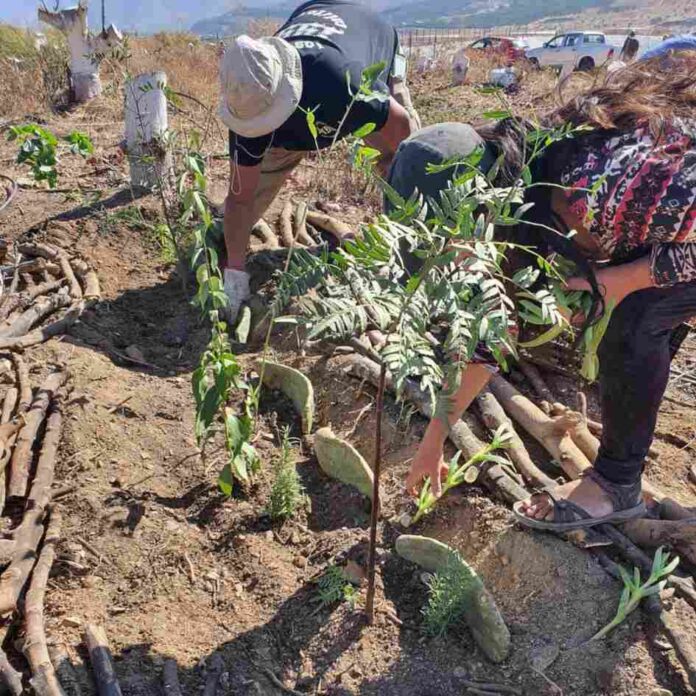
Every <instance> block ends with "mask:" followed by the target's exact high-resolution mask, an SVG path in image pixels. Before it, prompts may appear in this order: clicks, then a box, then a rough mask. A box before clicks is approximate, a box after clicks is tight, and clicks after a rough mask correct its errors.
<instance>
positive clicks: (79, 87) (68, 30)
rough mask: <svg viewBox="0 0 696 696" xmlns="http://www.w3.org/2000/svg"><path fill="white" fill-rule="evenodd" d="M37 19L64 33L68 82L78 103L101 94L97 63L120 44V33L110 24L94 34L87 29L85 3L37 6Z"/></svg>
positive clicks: (121, 37)
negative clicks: (50, 7) (56, 7)
mask: <svg viewBox="0 0 696 696" xmlns="http://www.w3.org/2000/svg"><path fill="white" fill-rule="evenodd" d="M39 20H40V21H42V22H45V23H46V24H50V25H51V26H52V27H55V28H56V29H58V30H59V31H61V32H63V33H64V34H65V36H66V38H67V41H68V47H69V49H70V81H71V86H72V90H73V95H74V98H75V101H76V102H77V103H82V102H86V101H89V100H90V99H94V97H98V96H99V95H100V94H101V91H102V87H101V80H100V79H99V63H100V61H101V58H102V57H103V56H104V54H105V53H106V52H107V51H108V50H109V49H110V48H112V47H114V46H117V45H118V44H120V43H121V41H122V39H123V36H122V35H121V32H120V31H119V30H118V29H117V28H116V27H115V26H114V25H113V24H111V25H110V26H109V28H108V29H106V30H105V31H103V32H102V33H100V34H98V35H96V36H93V35H91V34H90V33H89V30H88V28H87V3H86V2H84V3H83V2H80V4H79V5H78V6H77V7H71V8H68V9H66V10H56V11H55V12H51V11H49V10H48V9H46V8H45V7H43V8H39Z"/></svg>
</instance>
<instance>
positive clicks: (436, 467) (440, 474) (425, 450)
mask: <svg viewBox="0 0 696 696" xmlns="http://www.w3.org/2000/svg"><path fill="white" fill-rule="evenodd" d="M443 444H444V441H443V440H442V439H440V438H439V437H436V436H434V435H433V434H432V430H430V429H429V430H428V431H426V433H425V436H424V437H423V441H422V442H421V444H420V447H419V448H418V452H416V456H415V457H414V458H413V461H412V462H411V468H410V470H409V472H408V476H407V477H406V490H407V491H408V492H409V493H410V494H411V495H418V489H419V488H420V486H421V484H422V483H423V479H425V478H430V490H431V492H432V494H433V495H434V496H435V497H436V498H439V497H440V496H441V495H442V480H443V479H444V478H445V477H446V476H447V470H448V469H449V467H448V466H447V464H445V461H444V458H443V455H442V446H443Z"/></svg>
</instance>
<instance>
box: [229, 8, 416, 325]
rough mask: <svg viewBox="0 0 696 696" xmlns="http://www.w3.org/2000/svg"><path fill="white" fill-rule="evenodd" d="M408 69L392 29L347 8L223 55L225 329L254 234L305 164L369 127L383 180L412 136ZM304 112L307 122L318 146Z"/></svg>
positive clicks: (239, 298) (313, 12) (292, 23)
mask: <svg viewBox="0 0 696 696" xmlns="http://www.w3.org/2000/svg"><path fill="white" fill-rule="evenodd" d="M378 64H382V65H383V66H384V67H383V69H382V71H381V72H380V74H379V75H378V77H377V79H376V81H375V82H374V84H373V89H374V91H375V92H376V93H380V94H378V95H377V96H375V97H373V98H371V99H368V100H358V101H355V102H354V103H352V105H351V102H352V100H353V97H352V96H351V93H352V94H355V93H356V92H357V91H358V89H359V87H360V84H361V76H362V73H363V71H364V70H365V69H366V68H369V67H371V66H375V65H378ZM405 67H406V62H405V59H404V57H403V56H402V55H401V53H400V50H399V43H398V37H397V34H396V30H395V29H394V27H392V26H391V25H390V24H388V23H387V22H386V21H384V20H383V19H382V18H381V17H379V16H378V15H377V14H375V13H374V12H372V11H371V10H369V9H368V8H367V7H364V6H363V5H361V4H358V3H356V2H350V1H347V0H311V1H310V2H307V3H305V4H303V5H301V6H300V7H298V8H297V9H296V10H295V11H294V12H293V14H292V15H291V17H290V19H288V21H287V22H286V23H285V24H284V25H283V26H282V27H281V29H280V30H279V31H278V32H277V33H276V34H275V36H271V37H267V38H262V39H258V40H256V39H252V38H250V37H248V36H240V37H238V38H236V39H235V40H234V41H233V42H232V43H231V44H230V45H229V46H227V47H226V48H225V50H224V53H223V55H222V57H221V64H220V81H221V104H220V116H221V118H222V120H223V122H224V123H225V125H226V126H227V127H228V128H229V129H230V133H229V141H230V184H229V192H228V195H227V199H226V201H225V214H224V234H225V247H226V252H227V259H226V266H225V268H224V287H225V293H226V294H227V296H228V298H229V301H230V319H234V317H236V315H237V313H238V311H239V308H240V306H241V304H242V302H244V300H246V299H248V297H249V276H248V274H247V273H246V271H245V259H246V250H247V245H248V242H249V235H250V233H251V229H252V227H253V225H254V224H255V223H256V222H257V221H258V220H259V219H260V218H261V217H262V216H263V214H264V212H265V211H266V209H267V208H268V206H269V205H270V204H271V202H272V201H273V199H274V198H275V196H276V194H277V193H278V191H279V190H280V188H281V186H282V185H283V182H284V181H285V179H286V178H287V177H288V176H289V174H290V173H291V172H292V171H293V169H295V167H296V166H297V165H298V164H299V163H300V162H301V161H302V158H303V157H304V156H305V154H307V153H308V152H314V151H315V150H316V149H317V147H318V148H320V149H321V148H326V147H329V146H330V145H331V144H332V143H333V142H335V141H336V140H339V139H341V138H343V137H345V136H347V135H350V134H351V133H354V132H355V131H356V130H357V129H359V128H360V127H361V126H364V125H366V124H369V123H372V124H374V126H375V128H374V131H373V133H372V134H370V135H369V136H368V138H367V140H368V142H369V143H370V144H371V145H372V146H373V147H376V148H377V149H378V150H379V151H380V152H381V153H382V158H381V165H382V167H384V168H385V171H386V168H388V165H389V163H390V162H391V158H392V156H393V154H394V152H395V151H396V148H397V147H398V146H399V144H400V143H401V141H402V140H404V138H406V137H408V136H409V135H410V134H411V132H413V131H414V130H416V129H417V128H418V127H419V125H420V124H419V120H418V115H417V114H416V112H415V110H414V109H413V106H412V103H411V98H410V95H409V92H408V88H407V87H406V83H405V81H404V77H405ZM308 111H311V112H313V113H314V118H315V122H316V129H317V131H318V137H317V139H316V140H315V138H314V136H313V135H312V133H311V132H310V129H309V126H308V123H307V112H308ZM339 128H340V131H339ZM337 131H338V132H337Z"/></svg>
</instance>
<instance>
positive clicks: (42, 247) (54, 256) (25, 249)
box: [18, 242, 60, 261]
mask: <svg viewBox="0 0 696 696" xmlns="http://www.w3.org/2000/svg"><path fill="white" fill-rule="evenodd" d="M18 251H19V253H20V254H23V255H24V256H31V257H37V256H38V257H40V258H42V259H46V260H47V261H57V260H58V257H59V256H60V251H59V250H58V248H57V247H54V246H53V245H52V244H41V243H39V242H35V243H32V244H29V243H27V244H20V245H19V247H18Z"/></svg>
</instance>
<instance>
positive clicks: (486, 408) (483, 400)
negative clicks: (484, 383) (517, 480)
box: [476, 389, 555, 488]
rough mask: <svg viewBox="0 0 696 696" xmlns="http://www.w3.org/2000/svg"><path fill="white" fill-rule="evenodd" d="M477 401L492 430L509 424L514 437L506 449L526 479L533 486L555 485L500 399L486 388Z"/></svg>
mask: <svg viewBox="0 0 696 696" xmlns="http://www.w3.org/2000/svg"><path fill="white" fill-rule="evenodd" d="M476 403H477V404H478V407H479V409H480V411H481V420H482V421H483V423H484V425H485V426H486V427H487V428H488V429H489V430H490V431H491V432H495V431H496V430H497V429H498V428H499V427H500V426H501V425H506V426H508V430H509V432H510V433H511V434H512V437H511V439H510V441H509V444H508V446H507V448H506V450H505V451H506V452H507V455H508V456H509V457H510V459H511V460H512V463H513V464H514V465H515V466H516V467H517V469H518V470H519V472H520V473H521V474H522V476H523V477H524V480H525V481H526V482H527V483H529V484H531V485H533V486H539V487H541V488H545V487H547V486H551V487H553V486H554V485H555V482H554V480H553V479H552V478H550V477H549V476H547V475H546V474H545V473H544V472H543V471H541V470H540V469H539V468H538V467H537V465H536V464H535V463H534V462H533V461H532V458H531V457H530V456H529V452H527V448H526V447H525V446H524V443H523V442H522V440H521V438H520V436H519V435H518V434H517V432H516V431H515V427H514V425H513V423H512V421H511V420H510V418H508V417H507V415H506V414H505V411H504V410H503V407H502V406H501V405H500V404H499V403H498V400H497V399H496V398H495V396H493V394H492V393H491V392H490V390H488V389H486V390H485V391H484V392H482V393H481V394H480V395H479V396H478V397H477V399H476Z"/></svg>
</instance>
